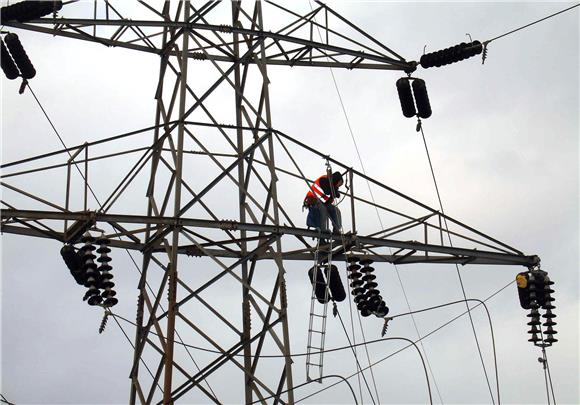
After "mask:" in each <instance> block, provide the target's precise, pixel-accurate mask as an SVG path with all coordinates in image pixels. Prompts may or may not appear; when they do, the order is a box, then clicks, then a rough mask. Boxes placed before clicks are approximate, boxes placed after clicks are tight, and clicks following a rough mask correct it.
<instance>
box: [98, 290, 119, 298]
mask: <svg viewBox="0 0 580 405" xmlns="http://www.w3.org/2000/svg"><path fill="white" fill-rule="evenodd" d="M115 295H117V292H116V291H115V290H111V289H108V290H105V291H103V292H102V293H101V297H103V298H109V297H114V296H115Z"/></svg>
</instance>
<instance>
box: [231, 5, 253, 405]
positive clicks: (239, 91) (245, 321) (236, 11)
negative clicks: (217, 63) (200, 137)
mask: <svg viewBox="0 0 580 405" xmlns="http://www.w3.org/2000/svg"><path fill="white" fill-rule="evenodd" d="M240 7H241V0H233V1H232V25H233V26H234V27H237V26H240V25H241V23H240V21H239V15H240ZM233 39H234V62H237V61H238V60H239V58H240V44H239V34H237V33H234V35H233ZM234 77H235V78H234V85H235V103H236V125H237V126H238V129H237V133H236V134H237V143H236V146H237V153H238V157H239V158H240V159H239V162H240V163H239V164H238V196H239V211H240V222H246V208H245V193H244V192H243V189H242V187H244V184H245V180H244V159H241V157H242V155H243V152H244V134H243V131H242V129H241V127H242V126H243V122H242V108H243V107H242V96H243V91H244V89H243V88H242V81H241V67H240V65H239V64H237V65H236V66H235V71H234ZM240 238H241V239H242V243H241V246H240V250H241V252H240V253H241V255H242V257H243V256H244V255H246V254H247V251H248V245H247V243H246V241H245V240H244V239H245V238H246V231H240ZM242 280H243V282H244V285H243V286H242V336H241V339H242V342H243V343H244V370H245V373H244V382H245V403H246V404H250V403H252V385H253V384H254V382H253V381H252V346H251V344H250V343H249V340H250V336H251V315H250V299H249V293H250V292H249V290H248V288H247V287H246V285H248V282H249V279H248V264H247V262H244V263H242Z"/></svg>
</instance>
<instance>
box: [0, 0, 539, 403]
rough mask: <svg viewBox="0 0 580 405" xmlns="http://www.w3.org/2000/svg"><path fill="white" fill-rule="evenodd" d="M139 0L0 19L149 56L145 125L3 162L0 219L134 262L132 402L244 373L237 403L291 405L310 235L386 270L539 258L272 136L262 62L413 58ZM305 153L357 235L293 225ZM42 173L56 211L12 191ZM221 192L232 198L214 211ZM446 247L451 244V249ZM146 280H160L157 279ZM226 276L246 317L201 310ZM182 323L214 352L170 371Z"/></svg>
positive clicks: (371, 42) (249, 17)
mask: <svg viewBox="0 0 580 405" xmlns="http://www.w3.org/2000/svg"><path fill="white" fill-rule="evenodd" d="M138 3H139V7H141V8H142V10H141V12H143V13H144V14H146V15H148V16H149V19H127V18H125V17H124V16H123V15H121V13H120V12H119V11H118V9H117V8H115V7H114V6H113V5H112V4H111V3H110V2H107V1H105V2H103V3H98V4H99V8H98V9H97V6H96V5H95V9H94V15H93V16H92V18H84V19H83V18H71V17H68V16H67V17H66V18H61V17H59V18H56V16H55V17H54V18H43V19H40V20H35V21H31V22H28V23H17V22H7V23H6V26H7V27H11V28H17V29H22V30H29V31H36V32H40V33H45V34H49V35H54V36H61V37H67V38H72V39H77V40H81V41H90V42H96V43H100V44H103V45H106V46H114V47H120V48H127V49H131V50H135V51H140V52H147V53H153V54H156V55H159V60H160V62H159V63H160V67H159V81H158V83H157V90H156V97H155V98H156V102H157V109H156V113H155V125H154V126H152V127H149V128H143V129H139V130H135V131H132V132H129V133H125V134H120V135H115V136H112V137H110V138H106V139H99V140H97V141H92V142H86V143H84V144H82V145H77V146H73V147H70V148H68V149H64V150H60V151H55V152H51V153H47V154H44V155H41V156H36V157H33V158H30V159H25V160H21V161H18V162H10V163H5V164H3V165H2V170H3V174H2V190H3V195H4V197H3V201H2V205H3V207H2V209H1V212H0V214H1V218H2V222H1V226H2V232H4V233H12V234H20V235H25V236H32V237H40V238H49V239H54V240H58V241H61V242H63V243H65V242H66V243H75V242H78V240H79V238H80V237H81V236H82V234H83V233H84V232H86V231H87V230H89V229H91V228H92V227H94V226H98V227H99V228H102V229H107V237H109V238H111V246H113V247H118V248H124V249H128V250H133V251H138V252H141V253H142V254H143V261H142V275H141V280H140V282H139V291H140V294H139V301H138V309H137V324H138V325H137V328H136V334H135V347H136V348H135V355H134V362H133V365H132V368H131V374H130V375H131V381H132V384H131V398H130V402H131V403H132V404H133V403H135V402H140V403H153V402H155V403H165V404H169V403H173V402H175V401H177V400H178V399H180V398H182V397H183V396H184V395H185V394H186V393H187V392H188V391H190V390H192V389H194V388H195V389H198V390H201V391H202V392H203V393H204V394H205V395H206V396H207V398H208V400H211V401H213V402H215V403H220V402H219V399H218V396H219V395H217V394H216V393H215V392H214V391H213V390H212V389H211V388H210V387H208V386H207V385H205V384H204V381H205V380H206V379H207V378H208V377H209V376H210V375H212V373H214V372H215V371H216V370H218V369H219V368H220V367H221V366H222V365H225V364H229V365H233V367H235V368H236V369H237V370H239V372H240V373H241V375H242V376H243V379H244V381H245V386H246V389H245V399H244V401H245V403H252V402H253V401H255V400H257V401H261V402H265V401H267V400H266V398H276V403H289V404H291V403H293V402H294V398H293V392H292V387H293V379H292V361H291V358H290V357H289V355H290V351H289V347H290V346H289V345H290V343H289V340H290V331H289V325H288V320H287V316H286V313H287V301H286V286H285V278H284V273H285V270H284V262H285V261H286V260H306V261H311V260H313V257H314V249H315V244H313V242H311V239H310V238H314V239H316V238H320V237H325V238H329V239H334V240H335V241H336V243H337V244H338V245H341V247H340V248H339V249H337V251H336V252H335V260H340V259H341V258H342V259H343V258H344V253H345V250H344V249H345V248H346V249H351V248H352V249H355V248H356V249H357V250H358V251H362V252H365V253H366V254H368V256H369V257H371V258H373V259H374V260H375V261H382V262H389V263H396V264H409V263H458V264H468V263H471V264H494V265H496V264H497V265H522V266H526V267H533V266H535V265H537V264H538V263H539V258H538V257H537V256H526V255H524V254H523V253H522V252H520V251H518V250H516V249H514V248H512V247H510V246H508V245H506V244H505V243H502V242H500V241H498V240H495V239H493V238H491V237H489V236H487V235H485V234H483V233H482V232H479V231H477V230H475V229H473V228H470V227H468V226H467V225H465V224H462V223H461V222H459V221H457V220H455V219H453V218H451V217H449V216H446V215H443V214H442V213H440V212H439V211H437V210H435V209H433V208H430V207H428V206H426V205H424V204H422V203H420V202H418V201H416V200H414V199H412V198H410V197H408V196H406V195H404V194H402V193H400V192H398V191H397V190H394V189H392V188H390V187H388V186H386V185H384V184H382V183H380V182H379V181H377V180H375V179H373V178H371V177H369V176H366V175H364V174H362V173H360V172H358V171H356V170H354V169H352V168H350V167H349V165H347V164H343V163H341V162H339V161H336V160H334V159H332V158H328V157H326V156H325V155H324V154H322V153H320V152H319V151H317V150H314V149H313V148H311V147H309V146H308V145H306V144H304V143H302V142H300V141H299V140H297V139H294V138H293V137H291V136H289V135H286V134H284V133H282V132H280V131H278V130H277V129H275V128H274V127H273V126H272V119H271V114H270V98H269V92H268V90H269V78H268V69H267V67H268V65H283V66H304V67H321V66H322V67H334V68H346V69H384V70H402V71H413V70H414V69H415V66H416V64H415V63H414V62H408V61H405V60H404V59H403V58H402V57H400V56H399V55H398V54H396V53H395V52H393V51H392V50H391V49H389V48H388V47H386V46H384V45H383V44H381V43H379V42H378V41H377V40H376V39H374V38H373V37H371V36H370V35H368V34H367V33H365V32H364V31H363V30H361V29H360V28H358V27H356V26H355V25H354V24H352V23H350V22H349V21H347V20H346V19H345V18H343V17H342V16H340V15H339V14H337V13H336V12H334V11H333V10H332V9H331V8H329V7H328V6H325V5H320V4H318V5H317V7H316V8H315V9H314V10H312V11H311V12H308V13H306V14H305V15H299V14H297V13H295V12H293V11H291V10H288V9H286V8H284V7H282V6H280V5H276V4H274V3H272V2H270V1H256V2H249V3H248V4H242V3H241V2H231V3H230V2H223V3H221V2H219V1H209V2H207V3H205V4H203V5H202V6H201V7H199V8H196V7H195V6H194V4H191V3H190V2H189V1H184V2H181V1H180V2H173V3H169V2H162V3H160V4H153V3H151V4H149V3H148V2H145V1H139V2H138ZM95 4H97V3H95ZM266 8H268V12H271V13H277V14H276V15H277V16H278V17H279V18H278V20H280V21H284V22H283V23H280V25H281V26H282V28H280V29H278V30H276V31H271V30H267V29H266V28H265V25H264V18H263V15H264V14H265V9H266ZM63 13H64V14H66V13H67V8H66V6H65V9H64V10H63ZM101 15H102V18H97V17H99V16H101ZM226 17H227V18H229V20H227V19H224V18H226ZM224 21H227V23H225V24H224ZM315 38H322V40H321V41H317V40H316V39H315ZM196 69H197V70H196ZM194 71H195V72H197V73H198V75H197V76H196V77H199V74H203V75H204V76H203V80H195V81H194V80H191V79H190V77H191V76H190V75H192V72H194ZM224 122H225V123H224ZM127 142H129V143H130V144H131V145H132V146H131V148H127V147H126V145H127ZM112 150H114V152H111V151H112ZM275 156H276V158H277V159H278V160H275ZM119 157H123V158H124V159H128V160H130V159H134V161H135V163H134V164H133V165H132V166H131V168H130V169H129V170H128V171H127V173H126V175H125V176H124V177H123V178H122V179H121V180H120V181H119V182H118V183H116V184H111V187H110V190H109V193H108V196H107V198H106V199H103V200H98V199H97V198H96V196H95V198H94V199H93V198H91V196H90V192H92V190H91V189H90V177H89V173H92V172H93V170H95V169H94V167H96V166H98V165H99V164H103V162H109V161H111V162H114V161H115V159H118V158H119ZM314 157H316V158H327V159H328V161H329V162H330V163H332V164H333V165H334V167H335V168H340V170H342V171H343V172H345V174H346V177H347V179H348V184H349V191H348V193H347V195H346V196H345V204H344V205H347V204H348V209H347V210H345V211H349V212H345V214H346V216H348V217H349V218H350V222H351V223H350V228H351V229H350V231H349V232H348V233H346V234H345V235H343V236H341V235H330V234H328V235H321V234H320V233H318V232H316V231H313V230H309V229H305V228H303V227H299V226H296V225H295V224H294V222H293V220H292V215H291V213H292V211H293V210H294V208H288V206H287V204H284V202H283V201H281V200H280V199H279V197H278V196H279V193H278V190H277V189H278V187H279V186H280V184H289V183H292V182H294V184H299V185H301V186H302V187H303V188H304V189H306V187H307V186H308V184H309V183H310V182H311V181H312V179H311V178H308V177H307V176H306V175H305V173H303V172H302V170H301V164H300V162H301V161H304V160H305V159H312V158H314ZM77 170H78V172H79V173H80V174H81V175H82V177H83V179H84V181H83V182H82V184H80V185H79V183H78V181H76V182H75V176H76V171H77ZM47 172H49V173H53V172H55V173H63V175H62V181H63V183H62V184H63V188H64V189H66V194H65V198H64V201H62V200H61V201H53V200H51V201H49V200H48V199H47V198H45V197H43V196H41V195H39V194H38V192H35V190H30V189H27V188H26V187H25V186H21V185H15V184H17V183H18V181H19V180H20V179H30V178H31V177H33V176H35V175H37V174H39V173H47ZM65 172H66V173H65ZM281 178H283V182H280V181H279V179H281ZM77 180H78V179H77ZM139 182H141V183H139ZM366 182H370V183H371V184H372V185H373V187H375V188H377V189H380V190H381V192H382V193H383V195H385V196H387V199H388V202H385V203H384V204H383V203H375V202H373V201H369V200H368V199H366V198H364V197H363V196H362V194H361V193H359V192H358V190H360V189H362V186H363V184H364V183H366ZM18 184H19V183H18ZM23 184H27V182H26V181H24V182H23ZM139 184H140V185H142V186H143V187H144V188H145V189H146V193H145V196H146V207H144V209H143V211H142V213H141V214H135V212H136V211H135V209H134V208H133V205H132V201H133V199H134V194H133V192H132V187H138V186H139ZM355 191H357V192H355ZM224 193H226V194H224ZM216 194H217V195H219V196H222V197H223V196H224V195H227V196H229V198H226V199H224V198H222V200H226V201H223V203H221V204H220V205H219V206H215V204H214V202H215V200H216V198H217V197H216ZM11 199H12V200H11ZM14 201H16V202H14ZM80 207H82V208H80ZM364 207H370V208H373V209H375V208H377V209H378V210H380V211H381V212H382V213H383V214H384V217H385V218H388V219H386V222H387V224H388V225H387V226H386V227H385V229H377V230H376V231H375V232H373V233H370V234H367V235H362V234H360V233H359V232H358V231H357V221H356V219H357V212H359V211H360V210H361V209H364ZM234 213H235V214H234ZM232 217H235V219H228V220H225V219H223V218H232ZM449 237H453V238H454V240H455V244H454V246H451V244H450V243H448V242H446V239H448V238H449ZM343 238H344V239H343ZM343 241H344V242H345V245H342V244H341V243H342V242H343ZM286 246H293V248H292V249H286V248H285V247H286ZM191 256H193V257H191ZM207 259H209V261H203V262H202V261H201V260H207ZM184 263H188V264H187V266H188V267H191V265H193V266H195V265H196V263H198V265H199V263H202V264H203V266H206V267H207V266H211V268H212V269H214V270H215V269H217V271H214V275H213V276H212V277H211V278H208V279H207V280H199V279H198V280H195V281H191V280H189V279H188V280H187V281H186V278H185V277H184V275H182V266H183V265H184ZM258 268H259V269H258ZM159 270H161V271H159ZM152 272H155V273H156V274H157V275H159V274H161V275H162V276H161V277H160V278H153V276H152ZM266 275H267V276H268V277H270V279H271V280H272V283H271V285H269V288H268V289H267V290H264V288H263V287H258V286H257V285H256V284H257V282H256V279H257V278H262V277H266ZM227 277H231V278H232V279H234V280H236V281H237V282H238V284H239V285H241V290H242V295H241V298H242V299H241V316H240V315H239V313H240V312H238V316H235V317H234V316H230V315H229V314H228V315H225V314H224V313H223V311H222V309H221V308H219V307H216V306H215V305H213V304H211V303H210V302H208V301H209V300H208V299H207V296H211V295H216V294H217V295H219V294H220V290H219V288H218V286H219V282H220V280H222V279H224V278H227ZM149 285H152V288H151V289H149V288H148V286H149ZM167 291H168V292H169V295H168V303H167V310H163V309H162V300H163V297H165V294H166V293H167ZM204 296H205V297H204ZM193 305H196V306H197V307H200V308H203V309H204V310H206V311H208V313H209V314H211V316H212V317H213V318H214V320H215V322H216V323H217V324H220V325H222V326H223V327H225V328H226V329H227V330H228V331H229V334H227V333H224V334H223V335H220V336H215V335H212V333H211V332H210V331H207V330H202V329H201V328H200V326H198V325H197V324H196V322H195V321H194V319H193V318H192V317H191V316H190V315H191V314H193V313H195V311H197V309H194V307H193ZM240 318H241V323H240V322H239V319H240ZM177 327H179V328H180V330H183V329H184V328H187V330H189V331H191V332H192V333H196V334H198V335H199V336H202V337H203V338H204V339H206V340H207V342H208V343H209V344H210V345H211V346H212V347H214V348H215V349H217V350H218V351H220V352H221V354H219V355H217V354H216V356H215V358H214V359H213V360H211V361H209V362H208V363H207V364H203V365H200V366H199V367H197V368H196V369H193V370H192V368H191V367H190V366H188V365H185V364H180V362H179V358H178V356H175V355H174V342H175V339H176V338H175V333H176V329H177ZM152 331H154V332H155V333H156V335H158V336H159V339H157V338H155V337H154V336H153V334H152ZM268 342H269V344H271V347H275V348H277V350H278V351H279V354H280V355H281V356H280V358H279V362H278V363H279V364H278V365H277V366H276V367H277V369H278V370H279V372H278V374H276V375H272V373H268V375H264V373H263V372H261V365H262V363H261V362H260V354H261V353H262V348H263V347H264V345H266V344H268ZM240 354H242V355H243V360H239V357H238V355H240ZM146 356H147V359H149V360H150V359H151V358H154V357H155V356H156V360H155V361H156V368H153V370H154V373H152V378H150V377H151V376H148V375H146V374H145V373H144V372H143V369H142V367H140V365H141V364H142V362H143V361H144V359H145V357H146Z"/></svg>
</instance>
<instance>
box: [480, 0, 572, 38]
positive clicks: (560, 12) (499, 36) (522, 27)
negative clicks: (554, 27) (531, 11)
mask: <svg viewBox="0 0 580 405" xmlns="http://www.w3.org/2000/svg"><path fill="white" fill-rule="evenodd" d="M578 6H580V3H578V4H575V5H573V6H571V7H568V8H566V9H564V10H561V11H558V12H557V13H554V14H550V15H549V16H547V17H544V18H540V19H539V20H536V21H533V22H531V23H529V24H526V25H523V26H521V27H519V28H516V29H514V30H511V31H508V32H506V33H505V34H501V35H498V36H497V37H495V38H492V39H490V40H487V41H485V44H489V43H490V42H492V41H495V40H496V39H500V38H503V37H505V36H507V35H510V34H513V33H514V32H518V31H520V30H523V29H524V28H528V27H531V26H532V25H534V24H537V23H539V22H542V21H545V20H547V19H549V18H552V17H555V16H557V15H558V14H562V13H564V12H566V11H569V10H572V9H573V8H576V7H578Z"/></svg>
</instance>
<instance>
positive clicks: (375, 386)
mask: <svg viewBox="0 0 580 405" xmlns="http://www.w3.org/2000/svg"><path fill="white" fill-rule="evenodd" d="M308 4H309V5H310V9H311V10H312V11H313V12H314V9H313V7H312V3H311V2H310V0H309V1H308ZM312 19H313V20H314V22H316V17H315V16H314V15H313V16H312ZM316 31H317V32H318V36H319V38H320V42H323V40H322V34H321V33H320V27H319V26H316ZM326 59H327V60H328V59H329V58H328V57H326ZM329 70H330V74H331V76H332V81H333V82H334V87H335V89H336V94H337V95H338V99H339V100H340V104H341V106H342V111H343V113H344V117H345V118H346V123H347V125H348V129H349V131H350V135H351V137H352V140H353V142H354V146H355V149H356V153H357V155H358V159H359V162H360V163H361V166H362V159H361V156H360V152H359V150H358V145H357V143H356V140H355V138H354V133H353V130H352V127H351V125H350V120H349V119H348V115H347V113H346V109H345V107H344V103H343V102H342V96H341V94H340V90H339V89H338V84H337V82H336V78H335V77H334V71H333V70H332V68H331V67H330V68H329ZM362 169H363V172H364V166H362ZM367 185H368V186H369V190H370V184H369V182H368V180H367ZM330 189H331V192H332V193H333V199H334V188H333V187H331V188H330ZM375 209H376V206H375ZM377 214H378V210H377ZM379 219H380V218H379ZM340 237H341V241H342V246H343V248H344V251H345V256H346V243H345V241H344V235H343V234H342V231H341V234H340ZM349 305H350V300H349ZM357 316H358V320H359V324H360V331H361V335H362V339H363V342H365V341H366V338H365V335H364V331H363V328H362V321H361V317H360V314H359V312H358V311H357ZM350 319H351V326H352V308H351V311H350ZM340 321H341V323H342V319H341V320H340ZM343 329H344V332H345V333H346V335H347V338H348V332H347V331H346V328H344V324H343ZM354 339H356V335H355V333H354V328H353V340H354ZM349 343H350V338H349ZM364 348H365V353H366V357H367V361H368V363H369V364H370V363H371V359H370V356H369V352H368V348H367V346H366V345H365V346H364ZM353 353H354V357H355V359H356V362H357V366H360V364H359V362H358V357H357V354H356V350H353ZM370 373H371V379H372V381H373V387H374V390H375V394H376V396H377V401H378V403H379V405H380V403H381V400H380V398H379V391H378V389H377V382H376V380H375V374H374V373H373V369H372V368H371V369H370ZM362 376H363V379H364V380H365V384H367V382H366V377H365V375H364V373H362ZM367 386H368V384H367ZM359 390H360V381H359ZM369 394H370V391H369ZM371 400H372V401H373V403H374V399H373V396H372V394H371ZM361 401H362V391H361Z"/></svg>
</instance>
